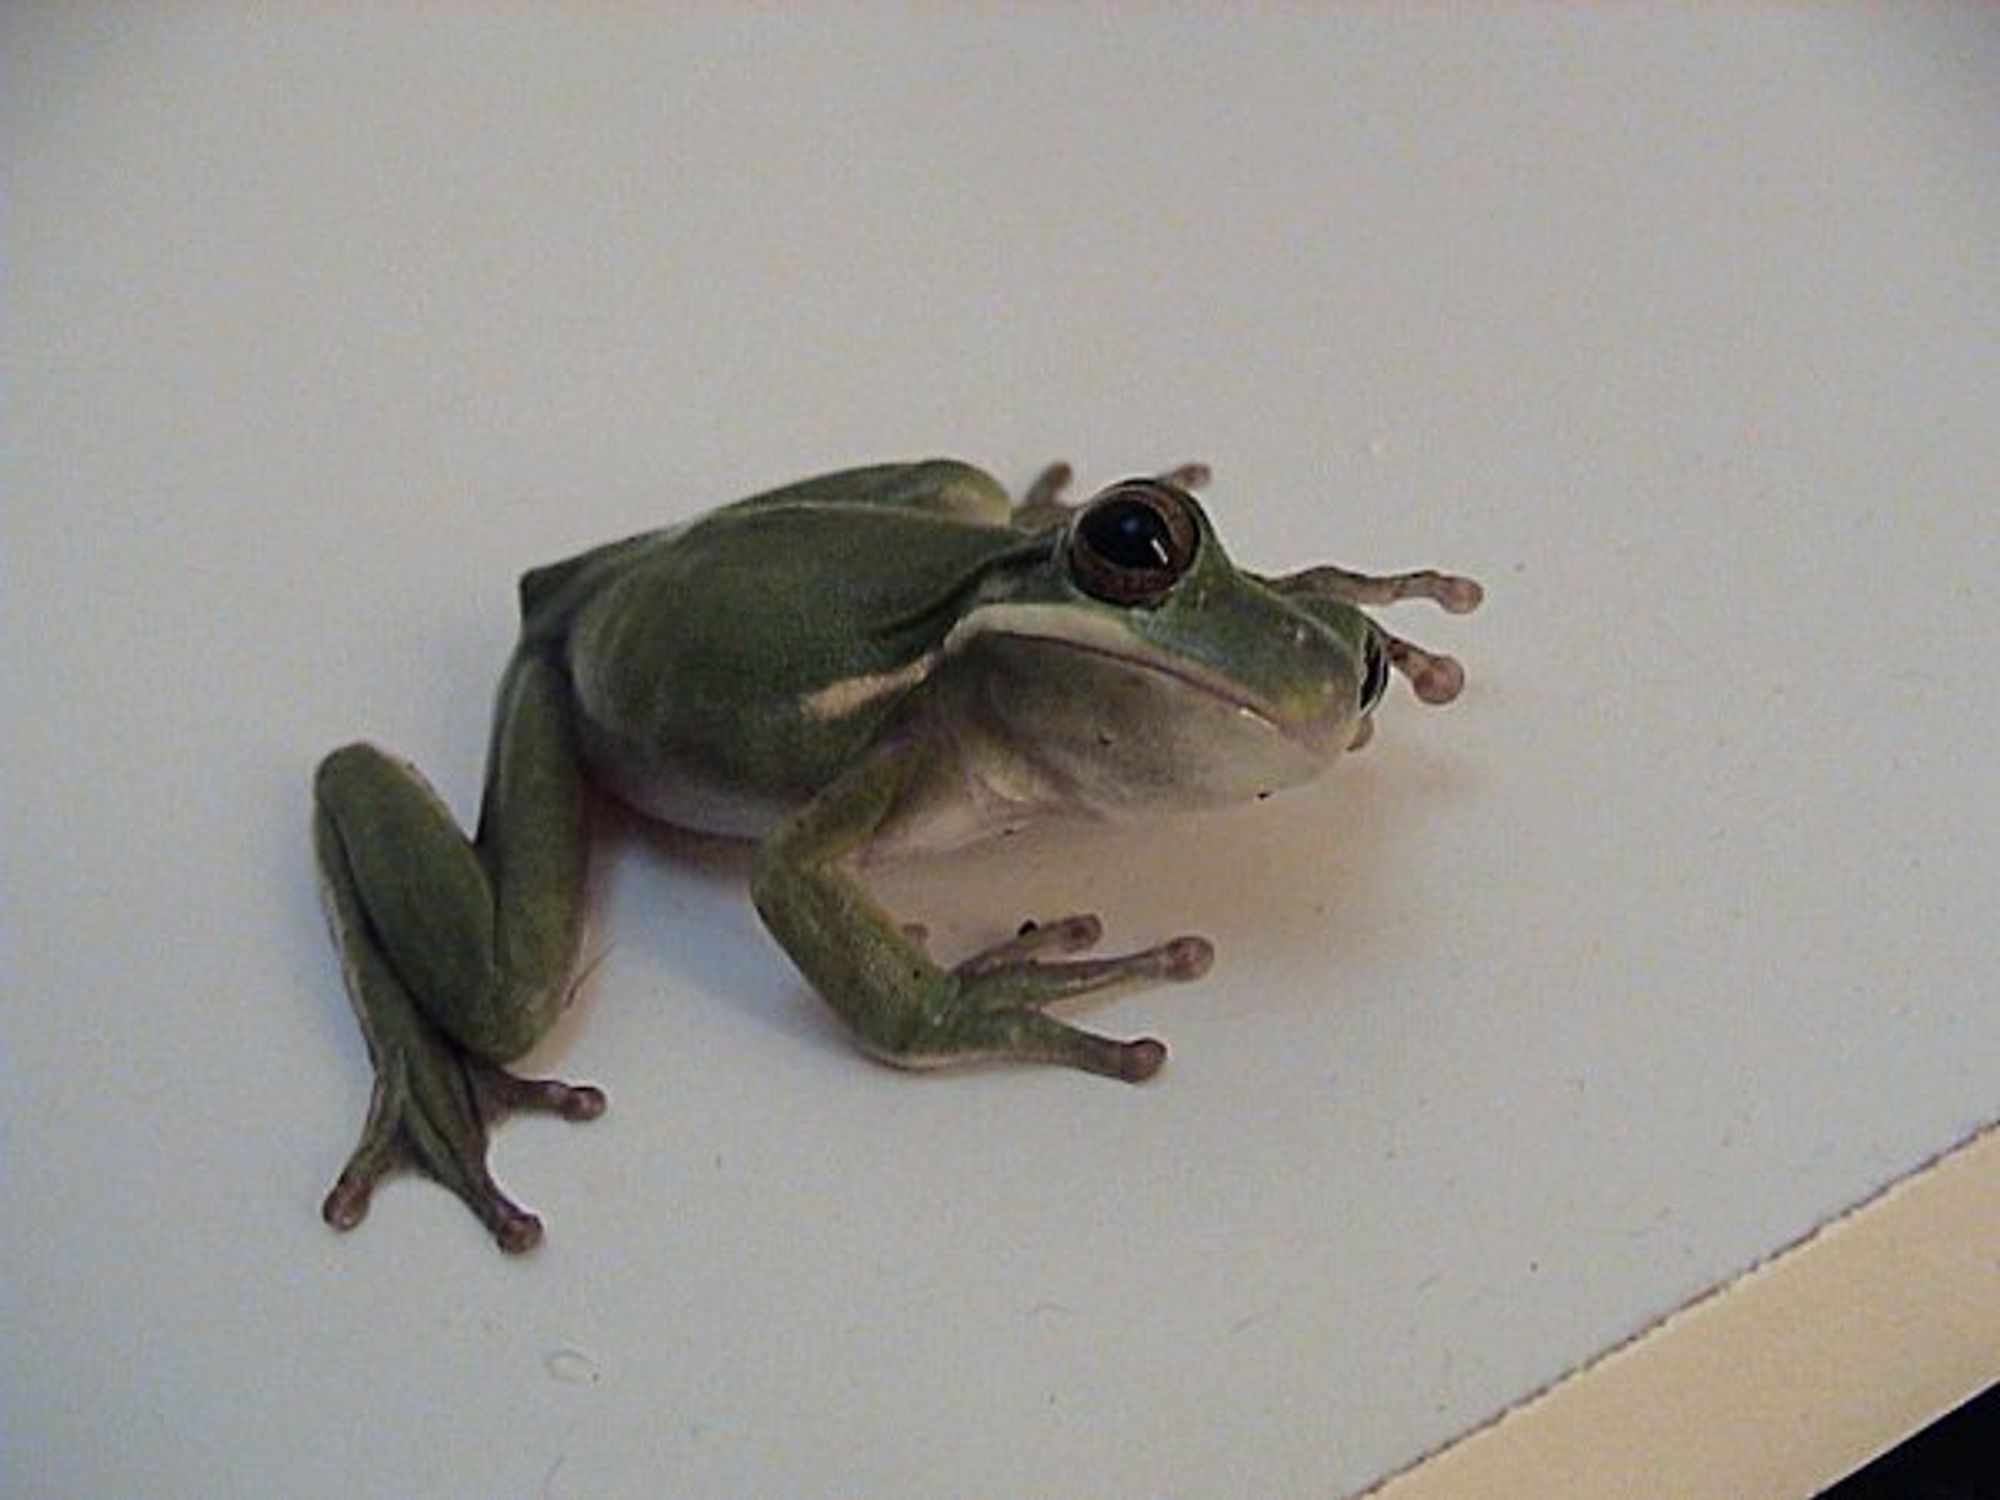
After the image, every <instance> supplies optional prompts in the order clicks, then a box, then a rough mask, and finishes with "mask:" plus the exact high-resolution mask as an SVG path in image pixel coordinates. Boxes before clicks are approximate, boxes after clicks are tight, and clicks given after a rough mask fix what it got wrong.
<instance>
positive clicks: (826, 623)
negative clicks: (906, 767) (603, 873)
mask: <svg viewBox="0 0 2000 1500" xmlns="http://www.w3.org/2000/svg"><path fill="white" fill-rule="evenodd" d="M1024 545H1025V546H1028V547H1032V546H1034V545H1035V544H1034V543H1032V542H1031V541H1029V542H1024V538H1023V537H1022V536H1021V534H1020V533H1018V532H1015V531H1013V530H1011V529H1009V528H1007V527H1004V526H988V525H979V524H967V523H966V522H965V521H963V520H960V519H956V518H954V517H952V516H949V515H938V514H935V513H932V512H929V511H925V510H922V509H918V508H912V507H908V506H893V505H891V506H883V505H870V504H860V505H857V504H852V503H847V502H843V501H840V500H823V499H819V498H783V497H782V496H771V497H758V498H757V499H756V500H753V501H751V502H745V503H743V504H741V505H738V506H731V507H727V508H725V509H723V510H720V511H716V512H713V513H711V514H710V515H708V516H705V517H703V518H702V519H700V520H698V521H695V522H692V523H690V524H689V525H687V526H685V527H683V528H679V529H677V530H674V531H670V532H662V533H656V534H654V535H653V536H651V537H647V538H640V539H637V540H636V541H635V542H629V543H621V544H614V546H613V547H610V548H604V549H599V550H598V551H597V552H594V553H587V554H584V556H583V557H581V558H578V559H575V560H573V561H572V562H571V563H569V564H558V565H556V568H555V569H549V570H542V573H540V574H531V575H529V579H528V580H524V582H523V601H524V607H525V608H528V609H529V610H530V611H531V617H533V618H539V620H540V621H541V623H542V626H543V628H548V627H549V623H550V622H553V621H556V620H560V621H561V622H562V624H561V634H562V637H563V647H562V649H563V654H564V659H565V663H566V665H567V668H568V671H569V676H570V680H571V683H572V686H573V689H574V694H575V704H576V708H577V716H578V723H579V730H580V734H581V738H582V742H583V748H584V753H585V756H586V758H587V759H588V761H589V763H590V765H591V768H592V771H593V774H594V775H595V776H596V778H597V779H598V780H599V781H601V782H602V783H604V784H605V785H606V786H607V787H608V788H609V789H610V790H612V791H614V792H615V793H617V794H618V795H619V796H621V797H622V798H624V799H625V800H626V801H628V802H630V803H632V804H633V805H635V806H637V807H638V808H640V809H641V810H642V811H645V812H647V813H649V814H651V815H653V816H655V817H659V818H662V819H664V820H666V821H669V822H674V823H678V824H682V825H684V826H691V827H695V828H700V829H704V830H707V831H712V832H718V833H726V834H739V835H751V834H756V833H759V832H761V831H763V829H764V828H766V827H768V826H769V824H770V823H771V822H772V821H773V820H774V819H775V818H777V817H779V816H781V815H782V814H783V813H784V812H785V811H786V810H788V809H789V808H791V807H793V806H795V805H797V804H798V803H799V802H800V801H802V800H804V799H805V798H806V797H808V796H810V795H811V794H812V793H813V792H815V791H817V790H818V789H819V788H820V787H821V786H823V785H825V784H826V782H827V781H829V780H830V779H831V778H832V777H833V776H835V775H837V774H838V773H839V772H840V771H841V770H842V769H843V768H844V767H846V766H847V765H849V764H851V763H852V761H853V760H854V759H855V758H856V757H857V756H859V755H860V754H861V753H863V752H864V751H865V750H866V748H867V747H868V746H869V745H870V744H871V743H872V742H873V741H874V739H875V737H876V735H878V734H879V733H880V732H881V730H882V727H883V725H884V724H885V723H886V722H887V720H888V719H889V718H890V716H891V715H893V714H894V713H895V711H896V709H897V707H898V706H899V705H900V704H901V702H902V701H903V699H904V698H905V697H906V696H907V695H908V693H909V692H910V691H912V690H913V689H914V688H915V687H917V686H918V685H919V684H920V683H921V682H922V681H923V680H924V679H925V677H926V676H928V674H929V672H930V670H931V668H932V666H933V665H934V664H935V663H936V661H937V659H938V654H939V652H940V650H941V648H942V647H943V644H944V640H945V637H946V635H947V634H948V633H949V631H950V630H951V627H952V625H953V624H954V623H955V622H956V620H957V618H958V614H959V611H960V610H961V609H962V608H963V606H964V604H965V601H966V600H967V598H968V597H969V596H970V594H971V592H972V591H973V590H975V589H977V587H978V586H979V582H980V580H981V579H982V578H983V577H984V576H985V575H986V573H987V572H988V571H989V570H990V569H991V568H992V567H993V566H994V565H995V564H996V563H999V562H1001V561H1003V560H1005V559H1007V558H1009V557H1013V556H1018V555H1020V554H1021V553H1022V551H1023V548H1024ZM565 569H567V570H568V571H563V570H565ZM531 593H532V594H533V595H534V597H535V602H534V603H533V604H530V602H529V595H530V594H531Z"/></svg>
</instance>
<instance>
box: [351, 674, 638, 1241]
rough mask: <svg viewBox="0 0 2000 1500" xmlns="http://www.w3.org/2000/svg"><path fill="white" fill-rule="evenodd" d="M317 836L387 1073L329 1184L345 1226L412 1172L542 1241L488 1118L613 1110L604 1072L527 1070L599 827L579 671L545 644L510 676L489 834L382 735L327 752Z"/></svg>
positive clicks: (358, 999)
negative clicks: (576, 700)
mask: <svg viewBox="0 0 2000 1500" xmlns="http://www.w3.org/2000/svg"><path fill="white" fill-rule="evenodd" d="M314 790H315V804H316V805H315V810H314V824H313V829H314V844H315V848H316V851H317V855H318V861H319V868H320V880H321V887H322V891H323V895H324V898H325V902H326V908H327V916H328V920H329V923H330V925H331V926H332V929H333V932H334V938H335V941H336V943H337V944H338V946H339V948H340V954H341V961H342V966H343V968H344V970H345V973H346V979H347V989H348V995H349V997H350V999H351V1000H352V1002H353V1006H354V1011H355V1015H356V1017H357V1018H358V1020H359V1021H360V1024H361V1030H362V1033H363V1035H364V1036H365V1038H366V1039H367V1043H368V1052H369V1057H370V1060H371V1062H372V1063H373V1064H374V1068H375V1083H374V1089H373V1094H372V1096H371V1099H370V1103H369V1109H368V1117H367V1121H366V1123H365V1124H364V1126H363V1128H362V1133H361V1140H360V1143H359V1144H358V1145H357V1146H356V1148H355V1150H354V1153H353V1155H352V1156H351V1157H350V1158H349V1160H348V1163H347V1166H346V1167H345V1169H344V1170H343V1171H342V1172H341V1174H340V1178H339V1180H338V1181H337V1182H336V1183H335V1185H334V1188H333V1190H332V1192H330V1193H329V1194H328V1195H327V1199H326V1203H325V1205H324V1209H323V1213H324V1216H325V1218H326V1220H327V1222H328V1223H329V1224H331V1225H333V1226H334V1227H335V1228H337V1229H351V1228H353V1227H354V1226H355V1225H356V1224H358V1223H360V1222H361V1220H362V1218H363V1217H364V1216H365V1215H366V1214H367V1211H368V1203H369V1197H370V1195H371V1193H372V1192H373V1189H374V1187H375V1184H376V1183H377V1182H378V1181H380V1180H381V1179H382V1178H383V1177H384V1176H386V1175H388V1174H389V1173H391V1172H394V1171H397V1170H399V1169H405V1168H407V1169H412V1170H415V1171H419V1172H422V1173H424V1174H425V1175H427V1176H429V1177H432V1178H434V1179H435V1180H437V1181H438V1182H440V1183H442V1184H444V1185H445V1186H446V1187H448V1188H450V1189H451V1190H452V1191H453V1192H455V1193H457V1194H458V1196H459V1197H460V1198H461V1199H463V1200H464V1201H465V1203H466V1205H467V1206H468V1207H469V1208H471V1210H472V1211H473V1213H474V1214H476V1215H477V1216H478V1217H479V1219H480V1220H481V1221H482V1222H483V1223H484V1224H485V1225H486V1226H487V1228H488V1229H489V1230H490V1231H491V1232H492V1234H493V1236H494V1238H495V1240H496V1241H498V1243H499V1244H500V1246H501V1248H502V1249H505V1250H512V1251H519V1250H525V1249H528V1248H529V1247H531V1246H532V1245H534V1244H535V1243H536V1242H537V1241H539V1239H540V1238H541V1223H540V1221H539V1220H538V1219H536V1218H535V1216H534V1215H533V1214H531V1213H529V1212H527V1211H526V1210H525V1209H522V1208H521V1207H520V1206H519V1205H518V1204H516V1203H514V1202H513V1201H512V1200H510V1199H509V1198H508V1197H507V1196H506V1195H505V1194H504V1193H503V1192H502V1191H501V1190H500V1188H499V1186H498V1185H497V1184H496V1183H495V1182H494V1180H493V1178H492V1175H491V1174H490V1173H489V1171H488V1170H487V1167H486V1151H487V1127H488V1126H489V1125H490V1124H491V1123H493V1122H494V1121H496V1120H498V1119H499V1118H501V1117H502V1116H504V1115H505V1114H507V1113H509V1112H511V1111H513V1110H519V1109H536V1110H547V1111H551V1112H553V1113H557V1114H560V1115H562V1116H563V1117H564V1118H566V1119H571V1120H587V1119H590V1118H593V1117H594V1116H596V1115H598V1114H600V1113H602V1111H603V1109H604V1096H603V1094H601V1093H600V1092H599V1091H598V1090H596V1089H594V1088H589V1087H573V1086H571V1085H569V1084H564V1083H556V1082H553V1081H547V1080H534V1079H523V1078H517V1077H515V1076H513V1075H512V1074H509V1073H507V1072H505V1071H503V1070H502V1069H501V1067H500V1066H499V1064H500V1063H501V1062H503V1061H505V1060H506V1059H508V1058H511V1057H515V1056H518V1055H519V1054H520V1053H522V1052H524V1051H526V1050H527V1049H528V1047H530V1046H531V1045H533V1043H534V1041H535V1040H536V1039H537V1038H538V1037H539V1036H540V1035H541V1034H542V1032H543V1031H545V1030H546V1029H547V1027H548V1025H549V1024H550V1023H551V1022H552V1021H553V1020H554V1018H555V1016H556V1015H557V1014H558V1013H559V1012H560V1010H561V1009H562V1006H563V1004H564V1003H565V1002H566V1000H567V998H568V994H569V990H570V980H569V975H570V970H571V967H572V965H573V963H574V956H575V950H576V942H577V937H578V934H579V932H580V929H581V914H582V884H583V860H584V857H585V838H586V829H585V826H584V821H585V809H584V806H583V795H584V793H583V788H582V784H581V777H580V774H579V773H578V771H577V769H576V767H575V764H574V760H573V755H572V752H571V750H570V746H569V737H568V729H567V722H566V711H565V709H564V707H563V698H562V684H561V682H560V679H559V677H558V675H557V674H556V673H555V671H554V669H553V668H552V667H550V666H548V665H547V664H545V663H540V662H537V661H535V660H534V659H532V658H527V659H524V660H523V661H521V662H517V664H516V666H515V668H514V669H512V670H510V672H509V674H508V679H507V682H506V684H505V685H504V686H503V688H502V693H501V702H500V708H499V712H498V715H497V718H496V723H495V729H494V741H493V750H492V755H491V758H490V760H489V766H488V777H487V789H486V801H485V807H484V811H483V814H482V818H481V824H480V831H479V836H478V838H477V839H476V840H467V839H466V837H465V836H464V835H463V834H462V833H461V832H460V831H459V829H458V826H457V825H456V823H454V822H453V820H452V817H451V814H450V813H449V812H448V811H447V810H446V809H445V807H444V806H443V804H442V803H441V802H440V801H439V800H438V798H437V796H436V794H435V793H433V792H432V791H431V789H430V787H429V786H428V785H427V784H426V783H425V782H424V781H423V779H422V777H420V776H419V775H418V774H417V773H416V772H415V771H414V770H412V769H411V768H410V767H408V766H406V765H404V764H402V763H401V762H399V761H396V760H394V759H392V758H391V757H389V756H387V755H385V754H383V753H382V752H381V751H379V750H377V749H375V748H374V747H372V746H368V745H350V746H348V747H346V748H345V749H342V750H337V751H335V752H334V753H333V754H332V755H329V756H328V757H327V758H326V760H325V761H323V762H322V763H321V765H320V768H319V773H318V776H317V778H316V781H315V788H314Z"/></svg>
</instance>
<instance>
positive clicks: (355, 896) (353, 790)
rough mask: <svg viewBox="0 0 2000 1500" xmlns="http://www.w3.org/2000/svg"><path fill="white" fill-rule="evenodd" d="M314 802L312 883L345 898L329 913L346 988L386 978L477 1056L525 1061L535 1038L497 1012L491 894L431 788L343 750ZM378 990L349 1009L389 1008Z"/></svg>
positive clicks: (356, 749)
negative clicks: (349, 981) (343, 959)
mask: <svg viewBox="0 0 2000 1500" xmlns="http://www.w3.org/2000/svg"><path fill="white" fill-rule="evenodd" d="M314 792H315V797H316V801H317V804H318V806H317V817H318V830H317V831H318V833H319V840H318V842H319V846H320V848H319V857H320V864H321V876H322V879H324V880H325V881H326V882H327V883H328V885H329V886H330V887H331V888H332V889H333V890H334V891H336V892H338V893H340V894H342V895H343V896H344V897H345V899H344V900H343V901H340V902H337V903H332V904H331V909H332V911H333V916H334V922H335V926H336V928H337V929H338V930H337V931H336V933H335V936H336V939H337V940H338V941H339V943H340V945H341V947H342V949H343V951H344V952H346V954H347V964H348V971H349V974H350V976H351V978H353V979H356V980H362V979H365V978H366V977H367V976H368V975H370V974H371V973H372V974H375V975H377V976H383V977H387V976H393V979H394V981H395V989H396V990H397V992H398V994H399V995H402V996H407V997H408V999H409V1000H410V1001H413V1002H414V1003H415V1004H416V1006H417V1008H418V1009H419V1010H420V1011H422V1012H423V1014H424V1017H425V1018H426V1019H427V1020H429V1021H430V1022H431V1023H432V1024H433V1025H435V1026H437V1027H438V1029H439V1030H441V1031H443V1032H444V1033H445V1034H446V1035H447V1036H449V1037H451V1038H452V1039H453V1040H454V1041H456V1042H458V1043H459V1044H460V1045H462V1046H463V1047H465V1049H466V1050H467V1051H468V1052H470V1053H472V1054H473V1055H475V1056H479V1057H484V1058H488V1059H491V1060H494V1061H500V1060H504V1059H506V1058H508V1057H512V1056H516V1055H518V1054H519V1053H521V1052H523V1051H525V1050H526V1049H527V1048H528V1046H530V1045H531V1044H532V1043H533V1041H534V1039H535V1038H534V1034H533V1033H534V1032H535V1030H537V1029H538V1028H536V1027H535V1026H533V1025H532V1023H531V1022H529V1021H528V1018H526V1017H525V1016H522V1015H520V1014H518V1013H513V1014H510V1013H508V1012H507V1008H506V1007H505V1006H504V1004H503V1003H502V1001H503V985H502V982H501V975H500V966H499V964H498V963H497V962H496V943H495V938H496V924H495V921H494V903H493V892H492V887H491V885H490V883H489V881H488V879H487V875H486V871H485V868H484V867H483V866H482V865H481V863H480V861H479V858H478V856H477V855H476V854H475V853H474V852H473V849H472V846H471V844H470V843H469V842H468V841H467V839H466V838H465V836H464V834H462V833H461V832H460V831H459V829H458V825H457V824H456V823H454V822H453V821H452V817H451V814H450V812H449V811H447V810H446V808H445V806H444V804H443V803H442V802H441V801H440V800H439V799H438V796H437V794H436V793H435V792H433V791H432V790H431V788H430V786H429V784H428V783H426V782H425V781H424V779H423V778H422V777H421V776H420V775H418V774H417V772H416V771H415V770H414V769H412V768H411V767H409V766H407V765H405V764H403V763H402V762H400V761H398V760H396V759H394V758H393V757H391V756H389V755H386V754H384V753H383V752H382V751H380V750H378V749H376V748H375V747H374V746H373V745H349V746H346V747H345V748H343V749H340V750H336V751H334V752H333V754H331V755H329V756H328V757H327V758H326V759H325V760H324V761H322V762H321V763H320V768H319V774H318V777H317V779H316V781H315V783H314ZM385 970H386V976H385V975H384V971H385ZM387 988H388V986H387V985H381V984H378V985H368V984H363V985H362V986H361V989H360V990H359V991H358V992H357V993H356V995H355V1002H356V1005H357V1007H358V1008H361V1009H363V1010H364V1011H366V1010H371V1009H388V1008H390V1007H393V1005H394V1003H395V998H396V997H394V996H391V995H389V994H386V993H379V992H378V991H382V990H386V989H387ZM365 1019H367V1020H369V1021H371V1022H373V1023H375V1025H376V1026H379V1025H380V1024H381V1022H382V1021H383V1020H384V1019H385V1017H382V1016H371V1017H366V1018H365Z"/></svg>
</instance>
